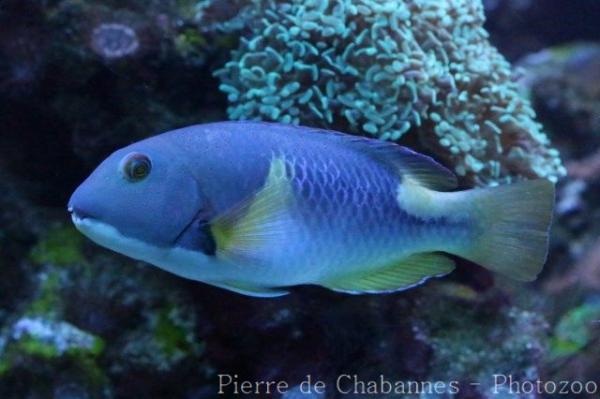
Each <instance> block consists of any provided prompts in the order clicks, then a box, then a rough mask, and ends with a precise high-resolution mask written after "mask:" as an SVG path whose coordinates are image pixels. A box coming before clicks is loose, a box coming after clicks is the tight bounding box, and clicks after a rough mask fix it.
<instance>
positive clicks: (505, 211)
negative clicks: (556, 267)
mask: <svg viewBox="0 0 600 399" xmlns="http://www.w3.org/2000/svg"><path fill="white" fill-rule="evenodd" d="M471 193H472V194H473V195H474V199H473V203H471V206H472V209H473V210H474V211H475V217H476V220H477V223H476V224H477V226H478V234H477V238H476V239H475V240H474V241H473V245H471V246H469V248H468V249H466V250H465V251H464V253H462V254H460V255H461V256H463V257H464V258H466V259H468V260H470V261H473V262H475V263H478V264H480V265H482V266H484V267H486V268H487V269H489V270H492V271H495V272H498V273H500V274H503V275H505V276H508V277H511V278H513V279H515V280H519V281H532V280H535V278H536V277H537V275H538V274H539V273H540V272H541V270H542V267H543V266H544V263H545V262H546V257H547V254H548V236H549V228H550V224H551V222H552V213H553V208H554V184H553V183H551V182H550V181H548V180H545V179H540V180H531V181H523V182H519V183H515V184H509V185H504V186H499V187H491V188H485V189H477V190H473V191H471Z"/></svg>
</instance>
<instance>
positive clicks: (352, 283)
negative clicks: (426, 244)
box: [321, 253, 454, 294]
mask: <svg viewBox="0 0 600 399" xmlns="http://www.w3.org/2000/svg"><path fill="white" fill-rule="evenodd" d="M452 270H454V261H452V260H451V259H450V258H448V257H446V256H444V255H442V254H438V253H422V254H415V255H412V256H410V257H408V258H404V259H402V260H401V261H398V262H394V263H393V264H391V265H389V266H384V267H382V268H380V269H377V270H374V271H371V272H367V273H354V274H351V275H348V276H343V277H340V278H337V279H334V280H331V281H327V282H324V283H322V284H321V285H323V286H325V287H327V288H329V289H332V290H334V291H341V292H346V293H350V294H362V293H372V294H379V293H387V292H394V291H401V290H405V289H408V288H412V287H414V286H416V285H419V284H422V283H424V282H425V281H426V280H427V279H429V278H430V277H440V276H443V275H446V274H448V273H450V272H451V271H452Z"/></svg>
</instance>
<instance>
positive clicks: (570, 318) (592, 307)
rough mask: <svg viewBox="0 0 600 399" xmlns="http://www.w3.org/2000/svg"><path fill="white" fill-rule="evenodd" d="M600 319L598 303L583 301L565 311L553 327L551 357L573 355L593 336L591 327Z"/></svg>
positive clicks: (599, 304)
mask: <svg viewBox="0 0 600 399" xmlns="http://www.w3.org/2000/svg"><path fill="white" fill-rule="evenodd" d="M599 321H600V303H584V304H583V305H580V306H578V307H576V308H573V309H571V310H569V311H568V312H566V313H565V314H564V315H563V316H562V317H561V318H560V320H559V321H558V323H557V324H556V326H555V327H554V334H553V335H552V338H551V340H550V355H551V357H554V358H557V357H564V356H570V355H574V354H576V353H578V352H580V351H581V350H583V349H584V348H585V347H586V346H587V345H588V344H589V343H590V341H591V339H592V338H593V337H594V334H593V332H592V331H593V327H594V326H595V323H598V322H599Z"/></svg>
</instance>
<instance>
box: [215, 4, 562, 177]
mask: <svg viewBox="0 0 600 399" xmlns="http://www.w3.org/2000/svg"><path fill="white" fill-rule="evenodd" d="M254 4H255V7H256V9H257V10H260V12H258V11H256V12H255V15H259V17H255V18H251V20H250V21H247V24H248V26H249V30H250V34H249V36H248V37H247V38H243V39H242V40H241V43H240V46H239V48H238V49H237V50H235V51H234V52H233V53H232V59H231V61H230V62H228V63H227V64H226V65H225V66H224V68H222V69H220V70H218V71H216V73H215V74H216V76H218V77H219V78H220V79H221V82H222V83H221V86H220V88H221V90H222V91H223V92H225V93H226V94H227V96H228V100H229V103H230V106H229V109H228V112H229V116H230V118H232V119H263V120H276V121H281V122H285V123H294V124H298V123H302V124H305V125H320V126H325V127H334V128H337V129H341V130H347V131H351V132H355V133H362V134H369V135H372V136H376V137H379V138H381V139H384V140H387V139H390V140H398V139H400V138H401V137H402V136H403V135H404V134H405V133H407V132H409V131H411V132H414V133H416V134H418V136H419V138H420V139H421V142H422V143H423V144H424V145H425V146H426V147H427V148H428V149H429V150H431V151H432V152H434V153H435V154H437V155H438V156H439V157H440V158H442V159H444V160H445V161H446V162H447V163H448V164H450V165H453V166H454V169H455V171H456V172H457V173H458V174H459V175H460V176H465V177H466V178H467V179H468V180H470V181H472V182H474V183H477V184H481V185H486V184H496V183H500V182H503V181H507V180H510V179H511V177H513V176H520V177H546V178H549V179H551V180H556V179H557V178H558V177H560V176H562V175H564V174H565V169H564V168H563V166H562V164H561V161H560V159H559V157H558V152H557V151H556V150H553V149H551V148H550V147H549V141H548V138H547V137H546V135H545V134H544V133H543V132H542V128H541V126H540V125H539V124H538V123H537V122H535V121H534V119H533V118H534V116H535V115H534V111H533V110H532V108H531V106H530V104H529V102H528V101H527V100H526V99H525V98H524V97H522V96H521V95H520V94H519V93H518V91H517V85H516V83H515V82H514V80H513V76H512V72H511V69H510V65H509V64H508V62H507V61H506V60H505V59H504V58H503V57H502V55H500V54H499V53H498V52H497V50H496V49H495V48H494V47H492V46H491V45H490V44H489V42H488V40H487V37H488V35H487V32H486V31H485V30H484V29H483V27H482V24H483V21H484V16H483V11H482V5H481V3H480V2H479V1H472V0H451V1H443V2H441V1H437V0H405V1H403V0H359V1H356V0H302V1H301V0H287V1H284V0H263V1H259V0H256V1H255V2H254ZM246 15H252V13H247V14H246Z"/></svg>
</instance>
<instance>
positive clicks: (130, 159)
mask: <svg viewBox="0 0 600 399" xmlns="http://www.w3.org/2000/svg"><path fill="white" fill-rule="evenodd" d="M119 167H120V170H121V173H122V174H123V177H125V179H127V180H128V181H130V182H138V181H141V180H144V179H145V178H146V177H147V176H148V175H149V174H150V171H151V170H152V162H151V161H150V158H148V157H147V156H146V155H144V154H140V153H139V152H132V153H130V154H127V155H126V156H125V157H124V158H123V159H122V160H121V164H120V166H119Z"/></svg>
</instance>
